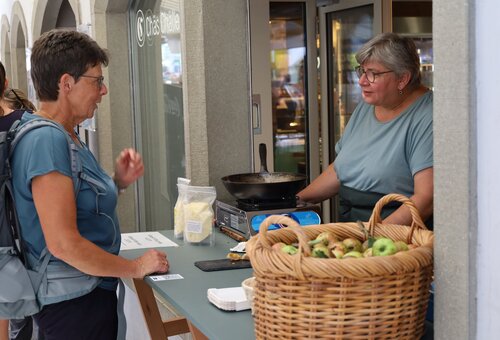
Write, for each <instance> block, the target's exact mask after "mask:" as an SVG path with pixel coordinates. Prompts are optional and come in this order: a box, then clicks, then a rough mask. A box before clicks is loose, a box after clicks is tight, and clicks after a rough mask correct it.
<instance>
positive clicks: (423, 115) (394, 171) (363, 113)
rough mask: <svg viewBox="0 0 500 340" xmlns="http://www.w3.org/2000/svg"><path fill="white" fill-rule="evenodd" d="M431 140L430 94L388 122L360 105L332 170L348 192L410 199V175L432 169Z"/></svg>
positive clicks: (363, 105) (371, 109)
mask: <svg viewBox="0 0 500 340" xmlns="http://www.w3.org/2000/svg"><path fill="white" fill-rule="evenodd" d="M432 138H433V137H432V92H431V91H428V92H427V93H425V94H423V95H422V96H420V97H419V98H417V100H415V101H414V102H413V103H412V104H411V105H410V106H409V107H408V108H407V109H406V110H405V111H403V112H402V113H401V114H400V115H399V116H397V117H396V118H394V119H392V120H390V121H387V122H380V121H379V120H377V118H376V117H375V113H374V106H373V105H369V104H366V103H365V102H362V103H360V104H359V105H358V106H357V107H356V109H355V110H354V112H353V114H352V117H351V119H350V120H349V123H348V124H347V126H346V129H345V131H344V134H343V135H342V137H341V138H340V140H339V141H338V142H337V145H336V146H335V151H336V152H337V157H336V158H335V162H334V166H335V171H336V173H337V176H338V178H339V181H340V183H341V184H342V185H344V186H347V187H350V188H353V189H357V190H360V191H371V192H377V193H380V194H388V193H399V194H403V195H406V196H408V197H409V196H412V195H413V193H414V181H413V176H414V175H415V174H416V173H417V172H419V171H421V170H423V169H426V168H429V167H432V166H433V153H432Z"/></svg>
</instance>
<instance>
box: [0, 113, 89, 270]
mask: <svg viewBox="0 0 500 340" xmlns="http://www.w3.org/2000/svg"><path fill="white" fill-rule="evenodd" d="M43 126H50V127H53V128H56V129H58V130H59V131H61V132H63V133H64V136H65V137H66V141H67V142H68V143H67V144H68V151H69V155H70V162H71V178H72V179H73V191H74V194H75V200H76V198H77V196H78V192H79V191H80V185H81V175H82V173H83V171H82V163H81V160H80V157H79V156H78V147H77V146H76V144H75V143H74V142H73V140H72V139H71V137H70V136H69V135H68V133H67V132H66V130H65V129H64V128H63V127H62V126H61V125H60V124H58V123H56V122H54V121H52V120H49V119H45V118H42V117H39V118H34V119H31V120H29V121H27V122H26V123H24V124H21V122H20V120H17V121H15V122H14V124H12V126H11V128H10V129H9V132H8V136H7V138H8V141H9V145H10V147H9V150H8V152H9V157H7V159H6V163H7V164H6V166H7V169H8V172H9V174H11V171H12V170H11V167H10V158H11V157H12V155H13V153H14V149H15V147H16V145H17V143H19V141H20V140H21V138H23V137H24V136H25V135H26V134H27V133H28V132H30V131H31V130H34V129H37V128H40V127H43ZM9 189H10V190H12V188H9ZM11 203H13V202H11ZM12 205H13V204H12ZM11 211H12V212H13V213H14V215H15V216H13V220H14V223H13V225H14V229H15V233H16V237H17V238H18V239H19V244H18V245H19V249H16V250H18V253H19V256H20V258H21V259H22V260H23V262H24V263H25V264H28V262H29V261H27V260H28V259H27V258H26V252H25V250H24V246H23V245H24V243H23V239H22V234H21V231H20V226H19V220H18V218H17V212H16V209H11ZM42 254H43V256H40V259H39V260H40V261H42V262H43V263H44V265H45V267H46V265H47V264H48V262H49V260H50V258H51V257H52V255H51V254H50V253H49V252H48V250H47V248H45V249H44V250H43V251H42ZM44 270H45V268H44Z"/></svg>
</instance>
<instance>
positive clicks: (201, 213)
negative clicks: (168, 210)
mask: <svg viewBox="0 0 500 340" xmlns="http://www.w3.org/2000/svg"><path fill="white" fill-rule="evenodd" d="M216 197H217V193H216V191H215V187H200V186H192V185H190V186H188V187H186V191H185V195H184V201H183V202H184V204H183V211H184V242H186V243H192V244H200V245H210V246H212V245H214V243H215V234H214V209H213V204H214V201H215V198H216Z"/></svg>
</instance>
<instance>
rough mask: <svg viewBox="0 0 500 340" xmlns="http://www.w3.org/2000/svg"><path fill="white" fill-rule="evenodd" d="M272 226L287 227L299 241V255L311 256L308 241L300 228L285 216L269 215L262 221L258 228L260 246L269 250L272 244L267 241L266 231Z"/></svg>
mask: <svg viewBox="0 0 500 340" xmlns="http://www.w3.org/2000/svg"><path fill="white" fill-rule="evenodd" d="M273 224H284V225H287V226H288V228H289V229H290V230H292V231H293V232H294V233H295V235H297V239H298V241H299V253H300V254H304V255H306V256H309V255H311V249H310V247H309V245H308V243H307V242H308V239H307V236H306V234H305V233H304V231H303V230H302V227H301V226H300V225H299V224H298V223H297V222H296V221H295V220H293V219H291V218H290V217H288V216H285V215H271V216H268V217H266V219H265V220H264V221H262V223H261V225H260V227H259V241H260V242H261V243H262V246H263V247H265V248H267V249H271V248H272V244H271V242H270V241H269V239H268V235H269V234H268V229H269V227H270V226H271V225H273Z"/></svg>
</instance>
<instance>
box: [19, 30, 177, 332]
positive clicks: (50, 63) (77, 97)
mask: <svg viewBox="0 0 500 340" xmlns="http://www.w3.org/2000/svg"><path fill="white" fill-rule="evenodd" d="M107 65H108V55H107V53H106V51H104V50H103V49H102V48H101V47H99V46H98V45H97V43H96V42H95V41H94V40H92V39H91V38H90V37H89V36H88V35H86V34H84V33H80V32H76V31H70V30H51V31H49V32H46V33H44V34H42V35H41V36H40V37H39V38H38V39H37V40H36V41H35V42H34V44H33V48H32V52H31V76H32V79H33V84H34V87H35V90H36V94H37V97H38V100H39V109H38V111H36V112H35V114H24V115H23V117H22V120H21V123H22V124H23V123H27V122H29V121H30V120H32V119H35V118H36V117H43V118H45V119H49V120H52V121H53V122H56V123H58V124H59V125H60V127H61V129H56V128H54V127H49V126H44V127H41V128H37V129H34V130H31V131H30V132H29V133H27V134H26V135H25V136H24V137H23V138H22V139H21V140H20V141H19V143H18V144H17V146H16V149H15V151H14V155H13V158H12V168H13V179H12V182H13V186H14V197H15V202H16V208H17V210H18V211H22V213H21V214H19V220H20V225H21V234H22V236H23V241H24V244H25V249H26V250H27V253H28V255H27V259H28V262H29V264H30V266H36V264H37V261H38V260H39V259H40V258H41V257H43V254H45V253H46V251H47V250H48V251H49V252H50V254H51V255H52V257H51V262H50V263H49V266H51V265H52V266H53V267H54V268H62V269H64V270H70V271H77V273H81V274H82V275H83V278H86V277H88V278H89V281H90V282H92V285H93V286H92V287H91V288H88V284H87V283H82V284H81V286H85V287H82V289H80V290H77V291H76V293H74V294H73V293H72V294H71V296H68V295H70V294H64V295H57V294H59V291H60V290H59V289H57V288H58V287H57V285H56V284H54V285H53V286H50V283H49V285H48V286H47V287H48V288H51V287H52V288H53V289H52V291H51V290H50V289H48V290H47V291H44V292H42V293H43V294H48V293H52V294H55V295H51V296H45V295H44V296H43V298H44V299H46V300H45V305H44V307H43V308H42V310H41V311H40V312H39V313H37V314H35V315H34V319H35V320H36V322H37V323H38V326H39V328H40V331H41V332H42V334H43V335H44V337H45V339H49V340H50V339H103V340H104V339H106V340H108V339H116V337H117V332H118V331H117V327H118V321H117V319H118V318H117V295H116V287H117V278H119V277H124V278H142V277H144V276H145V275H147V274H150V273H153V272H166V271H167V270H168V268H169V265H168V261H167V258H166V254H165V253H163V252H160V251H157V250H149V251H147V252H146V253H145V254H144V255H142V256H141V257H139V258H137V259H135V260H128V259H125V258H123V257H121V256H118V253H119V251H120V243H121V237H120V227H119V224H118V219H117V214H116V204H117V199H118V194H119V192H120V191H121V190H124V189H125V188H127V187H128V186H129V185H130V184H132V183H133V182H135V181H136V180H137V179H138V178H139V177H140V176H142V175H143V173H144V165H143V162H142V158H141V156H140V155H139V154H138V153H137V152H136V151H135V150H133V149H124V150H123V151H122V152H121V153H120V155H119V156H118V158H117V159H116V163H115V169H114V170H115V171H114V174H113V176H109V175H108V174H107V173H106V172H105V171H104V170H103V169H102V168H101V166H100V165H99V164H98V162H97V161H96V159H95V158H94V156H93V155H92V153H91V152H90V150H89V149H88V148H87V146H86V145H85V144H84V143H83V142H82V141H81V139H80V138H79V136H78V134H77V133H76V131H75V128H76V127H77V125H78V124H80V123H82V122H83V121H84V120H86V119H88V118H91V117H92V116H93V115H94V112H95V110H96V109H97V105H98V104H99V103H100V102H101V99H102V97H103V96H104V95H106V94H107V92H108V89H107V87H106V85H105V84H104V77H103V76H102V67H103V66H107ZM68 138H69V139H71V144H72V145H74V146H76V149H77V153H78V159H79V161H80V162H81V163H82V173H81V174H80V176H79V178H81V181H80V188H79V190H78V191H77V193H76V194H77V196H76V197H75V191H74V187H73V178H72V173H73V172H72V164H71V157H70V152H69V151H68ZM58 270H59V269H58ZM48 273H49V274H50V275H52V274H51V273H52V272H48ZM78 277H80V275H79V274H78ZM57 279H58V277H57V276H55V277H54V283H57V284H59V285H61V286H62V287H63V288H64V287H65V286H64V285H65V284H66V283H65V282H68V281H61V280H59V281H57ZM78 282H80V281H78ZM94 283H95V285H97V286H95V285H94ZM66 286H67V284H66ZM77 287H80V285H79V284H78V285H77ZM71 288H73V287H71ZM84 288H85V289H84ZM47 292H48V293H47ZM39 294H40V293H39ZM38 298H39V299H40V295H38Z"/></svg>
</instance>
